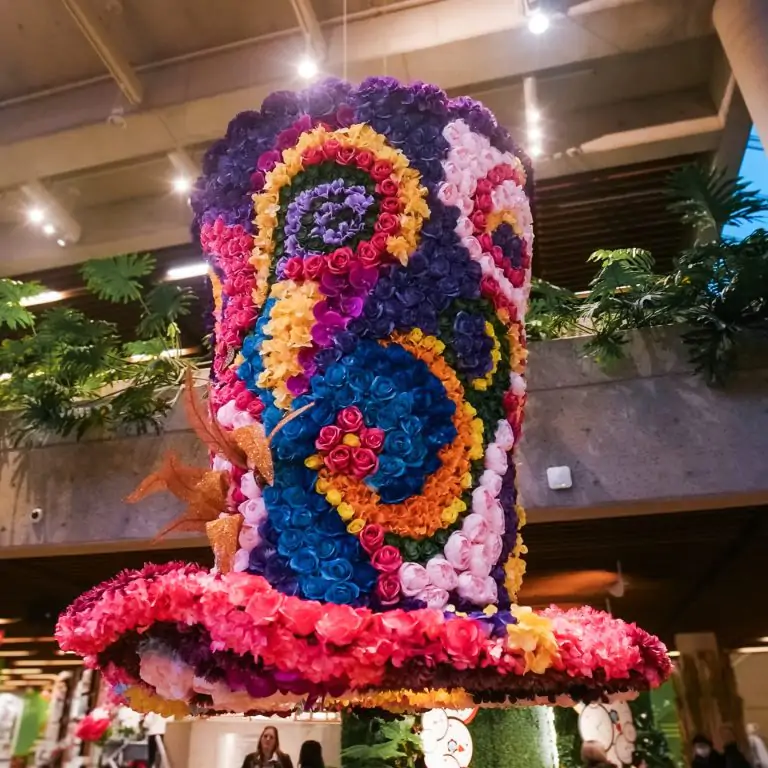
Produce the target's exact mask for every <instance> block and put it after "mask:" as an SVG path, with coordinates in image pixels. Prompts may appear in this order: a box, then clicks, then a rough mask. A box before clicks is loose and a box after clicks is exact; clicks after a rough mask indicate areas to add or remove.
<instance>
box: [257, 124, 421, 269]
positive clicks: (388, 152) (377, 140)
mask: <svg viewBox="0 0 768 768" xmlns="http://www.w3.org/2000/svg"><path fill="white" fill-rule="evenodd" d="M331 140H333V141H337V142H338V143H339V144H340V145H341V147H343V148H349V149H364V150H368V151H369V152H371V153H372V154H373V156H374V158H375V159H376V160H378V161H386V162H389V163H391V164H392V178H393V179H394V180H395V181H396V182H397V185H398V199H399V201H400V203H401V206H402V213H401V214H400V216H399V222H400V231H399V232H398V233H397V234H395V235H392V236H390V237H389V238H388V240H387V250H388V251H389V253H391V254H392V255H393V256H394V257H395V258H397V259H398V261H399V262H400V263H401V264H407V263H408V257H409V256H410V255H411V254H412V253H413V252H414V251H415V250H416V247H417V246H418V239H419V233H420V232H421V228H422V226H423V224H424V220H425V219H428V218H429V206H428V205H427V203H426V197H427V195H428V191H427V189H426V187H423V186H422V185H421V184H420V179H421V176H420V174H419V172H418V171H417V170H415V169H414V168H411V167H410V162H409V160H408V158H407V157H406V156H405V155H404V154H403V153H402V152H401V151H400V150H399V149H395V148H394V147H391V146H390V145H389V144H388V143H387V140H386V138H385V137H384V136H382V135H381V134H379V133H377V132H376V131H374V130H373V128H371V126H370V125H365V124H358V125H353V126H351V127H350V128H341V129H339V130H336V131H328V130H326V129H325V128H323V127H322V126H319V127H317V128H314V129H313V130H311V131H306V132H305V133H302V134H301V136H300V137H299V140H298V142H297V143H296V146H295V147H292V148H289V149H284V150H283V162H282V163H278V164H277V165H276V166H275V167H274V168H273V169H272V170H271V171H270V172H269V173H267V175H266V179H265V183H264V189H263V190H262V191H261V192H260V193H258V194H256V195H254V204H255V212H256V219H255V223H256V226H257V227H258V232H257V233H256V235H255V237H254V250H253V257H252V263H253V260H254V259H256V260H258V259H261V258H263V257H264V256H266V257H270V256H271V255H272V254H273V253H274V248H275V242H274V232H275V228H276V227H277V214H278V212H279V210H280V191H281V190H282V188H283V187H284V186H286V185H288V184H290V183H291V181H292V180H293V178H294V177H295V176H296V175H298V174H299V173H300V172H301V171H302V169H303V167H304V166H303V160H302V154H303V153H304V152H305V151H306V150H308V149H313V148H319V147H322V145H323V144H325V142H326V141H331Z"/></svg>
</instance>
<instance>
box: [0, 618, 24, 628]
mask: <svg viewBox="0 0 768 768" xmlns="http://www.w3.org/2000/svg"><path fill="white" fill-rule="evenodd" d="M19 621H21V619H0V625H2V626H6V625H8V624H16V623H18V622H19Z"/></svg>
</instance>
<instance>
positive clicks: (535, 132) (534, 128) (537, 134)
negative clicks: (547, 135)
mask: <svg viewBox="0 0 768 768" xmlns="http://www.w3.org/2000/svg"><path fill="white" fill-rule="evenodd" d="M542 136H543V134H542V131H541V126H539V125H529V126H528V141H530V142H531V143H532V144H533V145H534V146H535V145H537V144H539V142H540V141H541V139H542Z"/></svg>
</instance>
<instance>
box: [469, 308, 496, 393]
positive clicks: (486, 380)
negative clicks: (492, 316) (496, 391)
mask: <svg viewBox="0 0 768 768" xmlns="http://www.w3.org/2000/svg"><path fill="white" fill-rule="evenodd" d="M485 332H486V333H487V334H488V336H489V337H490V338H491V339H493V349H492V350H491V362H492V365H491V370H490V371H488V373H486V374H485V376H483V378H481V379H474V380H473V381H472V388H473V389H477V390H478V391H480V392H485V390H487V389H488V387H489V386H490V385H491V382H492V381H493V377H494V376H495V375H496V371H498V370H499V361H500V360H501V344H500V343H499V340H498V338H497V337H496V332H495V331H494V330H493V324H492V323H490V322H489V321H487V320H486V322H485Z"/></svg>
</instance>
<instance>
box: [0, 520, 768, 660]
mask: <svg viewBox="0 0 768 768" xmlns="http://www.w3.org/2000/svg"><path fill="white" fill-rule="evenodd" d="M525 533H526V543H527V545H528V547H529V554H528V556H527V562H528V575H527V581H526V585H525V586H524V591H523V594H522V595H521V598H520V602H521V603H523V604H534V605H546V604H549V603H550V602H552V601H556V602H558V603H560V604H565V605H568V604H585V603H586V604H592V605H594V606H595V607H598V608H601V609H606V608H607V607H610V609H611V610H612V612H613V613H614V615H616V616H619V617H621V618H624V619H627V620H629V621H636V622H637V623H638V624H640V626H642V627H644V628H645V629H647V630H649V631H651V632H654V633H657V634H659V635H660V636H661V637H662V639H663V640H664V641H665V642H667V643H668V644H669V645H670V646H671V647H673V644H674V636H675V634H678V633H681V632H705V631H710V632H716V633H717V635H718V637H719V640H720V642H721V644H722V645H723V647H726V648H738V647H741V646H749V645H755V643H756V642H757V639H758V638H760V637H763V636H766V635H768V593H766V590H764V589H761V588H760V585H761V584H762V580H763V576H764V573H765V551H766V547H768V509H765V508H749V509H730V510H722V511H721V510H716V511H707V512H686V513H681V514H668V515H651V516H647V517H621V518H614V519H603V520H589V521H586V520H585V521H578V522H573V523H567V522H566V523H544V524H536V525H531V526H529V527H528V528H527V529H526V532H525ZM178 559H185V560H194V561H198V562H201V563H204V564H206V565H210V564H211V553H210V550H208V549H207V548H205V549H197V548H196V549H166V550H160V549H157V550H149V551H146V552H114V553H108V554H89V555H82V556H67V557H48V558H31V559H9V560H0V583H3V584H5V585H15V587H14V588H13V589H4V590H3V591H2V594H0V617H3V618H19V619H20V621H19V622H18V623H16V624H11V625H8V626H6V627H4V629H5V630H6V634H7V635H8V637H9V638H13V637H35V636H42V637H50V636H51V635H52V632H53V627H54V623H55V619H56V616H57V615H58V613H59V612H60V611H61V610H62V609H64V608H65V607H66V606H67V605H68V604H69V602H70V601H72V600H73V599H74V598H75V597H76V596H77V595H78V594H80V593H81V592H83V591H84V590H86V589H88V588H89V587H91V586H93V585H94V584H96V583H98V582H100V581H102V580H104V579H107V578H109V577H111V576H113V575H115V574H116V573H117V572H119V571H120V570H122V569H123V568H136V567H140V566H141V565H142V564H143V563H144V562H145V561H152V562H156V563H162V562H169V561H171V560H178ZM617 563H620V567H621V572H622V574H623V577H624V578H625V581H626V587H625V590H624V595H623V596H622V597H610V596H609V595H608V594H607V593H606V591H605V589H606V587H607V586H610V585H611V583H612V582H613V581H614V579H613V578H609V579H607V580H606V579H605V578H603V576H604V575H605V572H608V573H611V572H612V573H614V574H615V573H616V571H617ZM591 583H594V584H598V585H599V586H597V587H594V588H590V586H589V584H591ZM585 585H586V586H585ZM607 600H609V601H610V602H609V603H608V602H607ZM3 649H6V650H10V649H19V650H24V649H29V650H31V651H32V652H33V653H34V655H33V656H31V657H29V660H38V661H43V662H45V661H46V660H51V659H55V660H58V661H61V660H62V657H61V656H57V655H55V649H56V646H55V644H54V643H53V642H42V643H34V642H31V643H13V642H7V643H6V644H5V645H4V646H3ZM63 658H64V659H66V657H63ZM70 660H71V659H70ZM6 661H7V662H8V663H9V665H11V666H12V665H13V662H14V660H13V659H7V660H6Z"/></svg>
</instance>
